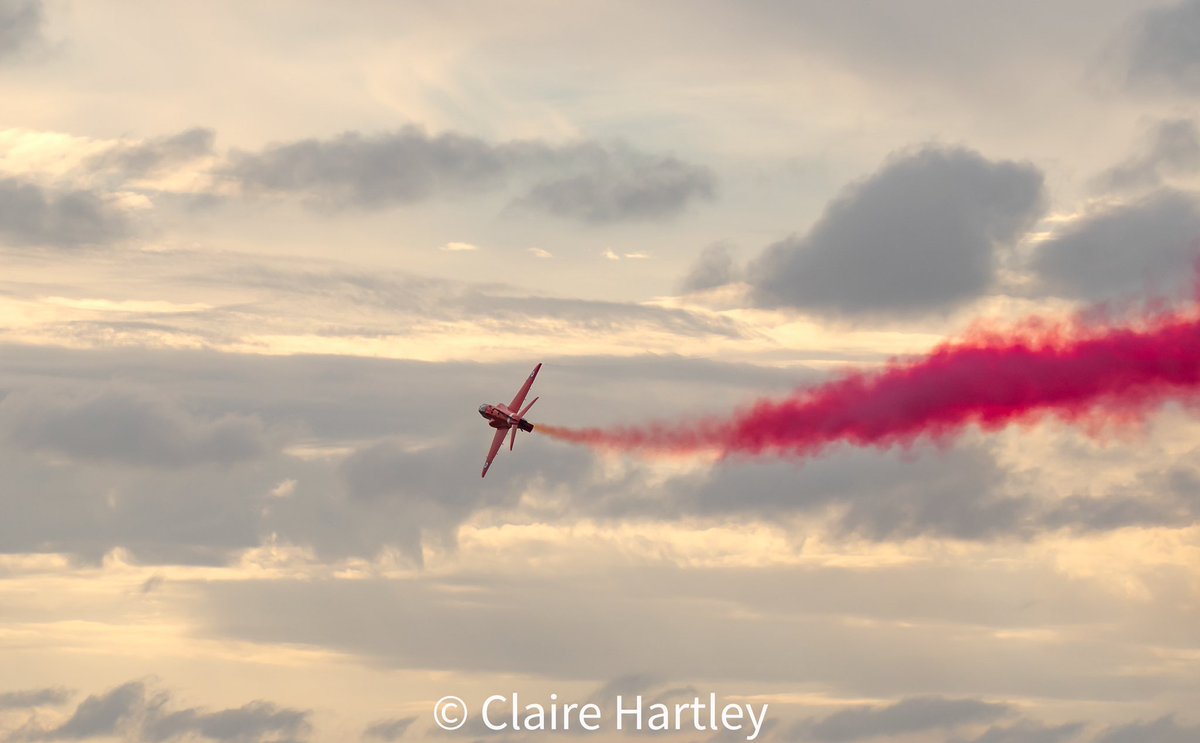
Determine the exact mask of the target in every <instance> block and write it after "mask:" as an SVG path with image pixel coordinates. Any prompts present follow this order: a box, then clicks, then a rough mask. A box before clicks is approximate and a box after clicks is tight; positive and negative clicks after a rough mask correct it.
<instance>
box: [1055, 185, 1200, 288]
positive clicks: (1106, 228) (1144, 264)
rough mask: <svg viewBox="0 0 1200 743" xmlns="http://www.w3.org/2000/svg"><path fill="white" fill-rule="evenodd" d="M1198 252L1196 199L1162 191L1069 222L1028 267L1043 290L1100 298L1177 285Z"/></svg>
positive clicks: (1198, 205)
mask: <svg viewBox="0 0 1200 743" xmlns="http://www.w3.org/2000/svg"><path fill="white" fill-rule="evenodd" d="M1198 256H1200V203H1198V202H1197V199H1196V197H1195V196H1194V195H1193V194H1190V193H1184V192H1181V191H1172V190H1164V191H1159V192H1157V193H1154V194H1151V195H1150V196H1148V197H1145V198H1143V199H1140V200H1138V201H1134V202H1132V203H1128V204H1123V205H1120V206H1116V207H1113V208H1111V209H1107V210H1104V211H1101V212H1098V213H1096V214H1093V215H1090V216H1087V217H1084V218H1082V219H1080V220H1079V221H1078V222H1075V223H1072V224H1071V225H1070V226H1068V227H1067V229H1066V230H1064V231H1063V232H1062V233H1061V234H1059V235H1057V236H1055V237H1054V238H1052V239H1050V240H1048V241H1046V242H1044V243H1042V244H1041V245H1039V246H1038V248H1037V252H1036V253H1034V256H1033V259H1032V264H1031V268H1032V270H1033V273H1034V275H1035V276H1036V277H1037V278H1038V279H1039V280H1040V281H1041V283H1042V286H1043V290H1044V291H1047V292H1051V293H1054V294H1058V295H1060V296H1065V297H1070V298H1077V299H1087V300H1100V299H1110V298H1114V297H1121V296H1126V295H1132V294H1137V295H1141V294H1144V293H1146V292H1147V291H1150V292H1162V291H1169V290H1172V289H1177V288H1178V284H1179V283H1180V282H1181V281H1188V282H1190V281H1191V276H1192V272H1193V268H1194V266H1195V262H1196V259H1197V257H1198Z"/></svg>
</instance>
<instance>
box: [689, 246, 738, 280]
mask: <svg viewBox="0 0 1200 743" xmlns="http://www.w3.org/2000/svg"><path fill="white" fill-rule="evenodd" d="M739 278H740V275H739V272H738V269H737V266H735V265H734V262H733V253H732V251H731V249H730V247H729V245H727V244H726V243H714V244H712V245H709V246H708V247H707V248H705V249H704V250H703V251H702V252H701V253H700V256H699V257H698V258H697V259H696V262H695V263H693V264H692V267H691V269H690V270H689V271H688V273H687V276H685V277H684V278H683V290H684V291H689V292H695V291H703V290H705V289H715V288H716V287H718V286H724V285H725V284H728V283H730V282H733V281H737V280H738V279H739Z"/></svg>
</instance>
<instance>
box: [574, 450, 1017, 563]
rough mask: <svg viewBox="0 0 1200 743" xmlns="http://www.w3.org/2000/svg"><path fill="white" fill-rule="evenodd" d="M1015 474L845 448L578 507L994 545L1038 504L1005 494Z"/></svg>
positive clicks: (967, 459)
mask: <svg viewBox="0 0 1200 743" xmlns="http://www.w3.org/2000/svg"><path fill="white" fill-rule="evenodd" d="M1005 479H1006V473H1005V472H1004V470H1002V469H1001V468H1000V467H999V466H998V465H997V464H996V462H995V460H994V458H993V457H992V455H991V453H990V452H988V451H987V450H986V449H983V448H977V447H972V446H968V445H962V446H959V447H957V448H955V449H954V450H936V449H935V448H934V447H918V448H916V449H915V450H913V451H910V452H903V453H897V452H887V453H884V452H878V451H875V450H861V449H853V448H850V447H837V448H834V449H832V450H830V451H829V452H826V453H825V454H823V455H822V456H820V457H814V458H810V459H806V460H803V461H797V462H789V461H751V462H736V461H734V462H728V463H725V464H723V465H721V466H718V467H715V468H713V469H712V470H711V471H709V472H707V473H703V474H696V475H690V476H685V477H680V478H677V479H675V480H672V481H670V482H669V483H667V484H666V485H665V486H664V489H665V491H666V492H664V493H655V494H653V495H652V496H650V497H637V495H636V494H637V493H640V492H642V488H640V487H638V486H637V485H636V483H627V484H625V486H624V487H620V486H616V487H611V488H607V489H605V490H604V491H603V492H594V491H581V492H580V494H579V500H580V503H579V505H578V507H579V508H581V509H585V510H590V511H593V512H595V513H598V514H600V515H606V516H610V517H615V518H623V517H628V516H633V515H638V514H642V515H646V514H658V515H660V516H662V517H664V518H667V517H669V516H668V514H670V513H687V514H693V515H699V516H705V517H710V518H726V517H730V516H737V515H741V516H743V517H749V518H756V519H776V518H780V517H784V516H786V515H788V514H829V515H830V516H831V517H832V518H833V523H834V525H835V527H836V528H837V529H839V530H840V531H842V532H843V533H846V534H854V535H858V536H861V537H865V538H867V539H872V540H877V541H886V540H891V539H907V538H911V537H916V536H920V535H935V536H942V537H952V538H958V539H976V540H982V539H990V538H995V537H1001V536H1011V535H1013V534H1021V533H1024V532H1025V531H1026V530H1027V529H1029V528H1030V522H1029V520H1030V517H1031V515H1032V509H1033V504H1032V502H1031V501H1030V499H1029V498H1027V497H1024V496H1021V495H1014V494H1011V493H1008V492H1006V489H1005V488H1004V484H1005Z"/></svg>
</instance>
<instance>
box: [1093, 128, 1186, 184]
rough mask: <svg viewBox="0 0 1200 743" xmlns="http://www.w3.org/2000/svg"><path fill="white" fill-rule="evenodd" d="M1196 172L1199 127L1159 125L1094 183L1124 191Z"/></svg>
mask: <svg viewBox="0 0 1200 743" xmlns="http://www.w3.org/2000/svg"><path fill="white" fill-rule="evenodd" d="M1197 171H1200V127H1198V126H1197V125H1196V122H1195V121H1193V120H1192V119H1167V120H1165V121H1160V122H1159V123H1158V124H1157V125H1156V126H1155V127H1154V128H1153V129H1152V130H1151V131H1150V132H1148V133H1147V136H1146V140H1145V141H1144V142H1143V143H1142V145H1141V147H1140V151H1139V152H1137V153H1136V154H1134V155H1133V156H1132V157H1130V158H1129V159H1128V160H1126V161H1125V162H1123V163H1121V164H1119V165H1116V166H1114V167H1112V168H1110V169H1108V170H1106V171H1104V172H1103V173H1101V174H1100V176H1099V177H1098V178H1097V179H1096V180H1097V184H1098V185H1099V186H1100V187H1101V188H1107V189H1113V190H1127V189H1133V188H1141V187H1144V186H1157V185H1159V184H1160V183H1162V181H1163V179H1164V178H1165V177H1168V176H1172V175H1186V174H1189V173H1195V172H1197Z"/></svg>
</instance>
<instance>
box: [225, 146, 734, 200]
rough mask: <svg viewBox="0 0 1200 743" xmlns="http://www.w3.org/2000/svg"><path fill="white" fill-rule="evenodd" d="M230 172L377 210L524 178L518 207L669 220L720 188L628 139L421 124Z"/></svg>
mask: <svg viewBox="0 0 1200 743" xmlns="http://www.w3.org/2000/svg"><path fill="white" fill-rule="evenodd" d="M224 173H225V175H226V176H228V177H229V178H231V179H233V180H234V181H236V182H238V183H240V184H242V185H243V186H244V187H245V188H246V189H248V190H250V191H252V192H253V191H264V192H277V193H291V194H299V195H301V196H303V197H306V198H307V199H308V200H309V201H310V202H312V203H314V204H316V205H320V206H324V207H329V208H344V207H350V206H353V207H359V208H367V209H378V208H384V207H388V206H393V205H397V204H410V203H415V202H418V201H423V200H425V199H429V198H434V197H438V196H452V195H456V194H463V193H472V192H483V191H488V190H493V189H499V188H502V187H505V186H507V185H508V184H509V183H510V182H512V181H521V182H523V183H524V184H525V185H524V187H525V188H526V192H525V195H524V196H523V197H520V198H518V199H517V202H516V203H518V204H522V205H525V206H529V207H533V208H536V209H540V210H542V211H545V212H547V213H549V214H553V215H556V216H561V217H567V218H572V219H578V220H583V221H586V222H593V223H599V222H613V221H620V220H629V219H653V218H660V217H666V216H671V215H673V214H677V213H678V212H680V211H682V210H683V209H684V208H686V207H687V206H688V205H689V204H691V203H692V202H694V201H695V200H697V199H700V198H706V197H709V196H711V195H712V192H713V188H714V178H713V176H712V174H711V173H710V172H709V171H708V170H707V169H705V168H703V167H700V166H696V165H692V164H689V163H687V162H684V161H682V160H679V159H678V158H675V157H671V156H664V155H653V154H649V153H645V152H642V151H640V150H636V149H634V148H631V147H628V146H626V145H622V144H613V145H601V144H597V143H592V142H585V143H581V144H573V145H564V146H552V145H548V144H545V143H541V142H536V141H532V142H506V143H499V144H497V143H492V142H488V141H485V140H482V139H479V138H477V137H470V136H466V135H462V134H457V133H453V132H448V133H443V134H438V135H430V134H428V133H426V132H425V131H424V130H422V129H420V128H418V127H415V126H407V127H404V128H402V129H400V130H398V131H394V132H388V133H383V134H375V135H366V134H361V133H358V132H347V133H345V134H342V135H340V136H337V137H334V138H332V139H327V140H318V139H308V140H302V141H299V142H290V143H284V144H277V145H273V146H270V147H267V148H266V149H264V150H262V151H260V152H244V151H235V152H233V153H232V154H231V156H230V161H229V163H228V165H227V166H226V167H225V170H224Z"/></svg>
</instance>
